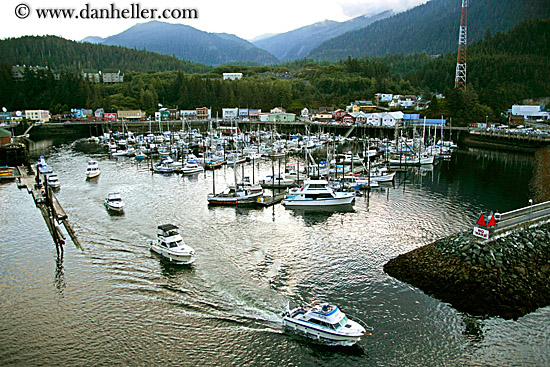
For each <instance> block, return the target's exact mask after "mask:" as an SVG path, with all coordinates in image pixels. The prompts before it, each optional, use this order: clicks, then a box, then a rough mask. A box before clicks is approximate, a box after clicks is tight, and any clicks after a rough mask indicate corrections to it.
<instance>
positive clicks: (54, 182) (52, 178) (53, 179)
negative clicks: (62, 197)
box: [46, 173, 61, 189]
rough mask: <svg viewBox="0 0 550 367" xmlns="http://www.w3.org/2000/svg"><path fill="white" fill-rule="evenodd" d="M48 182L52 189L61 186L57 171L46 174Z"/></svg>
mask: <svg viewBox="0 0 550 367" xmlns="http://www.w3.org/2000/svg"><path fill="white" fill-rule="evenodd" d="M46 183H47V184H48V186H50V187H51V188H52V189H58V188H59V187H61V183H59V178H58V177H57V175H56V174H55V173H50V174H49V175H47V176H46Z"/></svg>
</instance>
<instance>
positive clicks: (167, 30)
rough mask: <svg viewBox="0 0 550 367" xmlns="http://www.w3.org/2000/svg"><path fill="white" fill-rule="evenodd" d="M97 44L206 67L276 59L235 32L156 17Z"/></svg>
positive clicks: (264, 61)
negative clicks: (161, 20)
mask: <svg viewBox="0 0 550 367" xmlns="http://www.w3.org/2000/svg"><path fill="white" fill-rule="evenodd" d="M89 38H90V37H87V38H85V39H89ZM92 40H96V39H95V38H92ZM100 43H101V44H104V45H112V46H124V47H128V48H135V49H144V50H147V51H153V52H157V53H160V54H164V55H174V56H176V57H178V58H180V59H184V60H188V61H191V62H196V63H200V64H204V65H210V66H217V65H223V64H228V63H236V62H243V63H257V64H274V63H277V62H278V61H279V60H278V59H277V58H276V57H275V56H273V55H272V54H270V53H269V52H267V51H265V50H261V49H259V48H257V47H256V46H254V45H253V44H252V43H250V42H248V41H246V40H244V39H242V38H239V37H237V36H235V35H230V34H226V33H208V32H204V31H201V30H198V29H196V28H193V27H191V26H188V25H185V24H172V23H166V22H160V21H157V20H154V21H150V22H146V23H139V24H136V25H134V26H132V27H130V28H128V29H126V30H125V31H123V32H120V33H118V34H115V35H112V36H109V37H106V38H104V39H102V40H101V41H100Z"/></svg>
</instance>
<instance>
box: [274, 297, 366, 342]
mask: <svg viewBox="0 0 550 367" xmlns="http://www.w3.org/2000/svg"><path fill="white" fill-rule="evenodd" d="M283 326H284V327H286V328H287V329H290V330H295V331H298V332H301V333H303V334H305V336H307V337H309V338H312V339H315V340H323V341H329V342H336V343H338V344H339V345H347V346H351V345H353V344H355V343H357V342H358V341H359V340H360V339H361V337H363V336H364V335H372V334H370V333H368V332H367V331H366V330H365V328H364V327H363V326H361V325H360V324H359V323H358V322H356V321H353V320H350V319H348V317H347V316H346V315H345V314H344V313H343V312H342V311H341V310H340V309H339V308H338V307H337V306H335V305H331V304H328V303H321V304H318V303H317V302H313V307H312V308H310V309H309V310H306V309H304V308H302V307H297V308H295V309H293V310H287V311H286V312H284V313H283Z"/></svg>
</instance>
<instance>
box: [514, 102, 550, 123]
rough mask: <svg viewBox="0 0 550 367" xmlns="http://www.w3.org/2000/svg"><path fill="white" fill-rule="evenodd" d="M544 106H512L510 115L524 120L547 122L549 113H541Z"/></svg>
mask: <svg viewBox="0 0 550 367" xmlns="http://www.w3.org/2000/svg"><path fill="white" fill-rule="evenodd" d="M543 109H544V106H530V105H513V106H512V115H514V116H523V118H524V119H526V120H527V119H531V120H537V119H543V120H548V118H549V113H548V112H545V111H543Z"/></svg>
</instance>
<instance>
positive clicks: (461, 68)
mask: <svg viewBox="0 0 550 367" xmlns="http://www.w3.org/2000/svg"><path fill="white" fill-rule="evenodd" d="M467 11H468V0H462V12H461V14H460V28H459V31H458V55H457V57H456V74H455V88H457V89H462V90H466V44H467V37H466V34H467V27H466V14H467Z"/></svg>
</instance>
